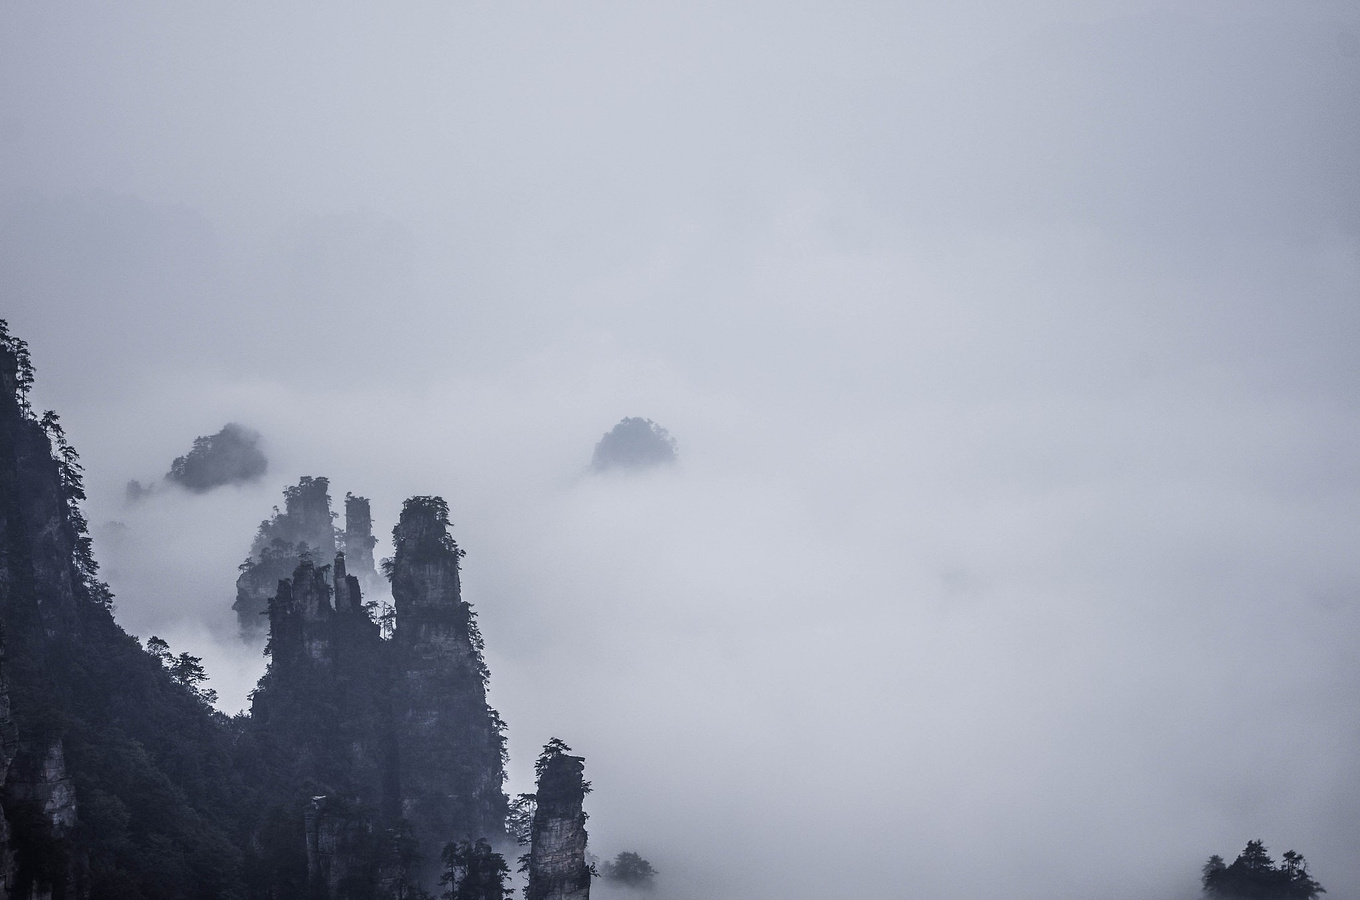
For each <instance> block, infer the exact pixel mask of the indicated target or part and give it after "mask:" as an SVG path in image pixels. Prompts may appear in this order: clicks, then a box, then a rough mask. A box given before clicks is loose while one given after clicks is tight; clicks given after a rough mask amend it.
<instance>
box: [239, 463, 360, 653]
mask: <svg viewBox="0 0 1360 900" xmlns="http://www.w3.org/2000/svg"><path fill="white" fill-rule="evenodd" d="M329 489H330V482H329V481H328V480H327V479H325V478H312V477H307V476H304V477H303V478H301V479H299V481H298V483H297V484H296V485H293V486H292V487H288V488H285V489H284V491H283V503H284V508H283V512H279V511H278V509H277V508H275V510H274V515H273V516H272V517H270V518H268V519H266V520H264V521H263V522H261V523H260V529H259V531H258V532H257V533H256V535H255V541H254V543H253V544H251V547H250V556H248V557H247V558H246V561H245V562H244V563H242V564H241V574H240V576H239V577H238V578H237V579H236V602H235V603H234V604H232V609H234V610H235V611H236V619H237V622H238V623H239V624H240V626H241V636H242V637H243V638H245V639H247V640H259V639H262V638H263V637H264V636H265V634H266V633H267V631H268V628H269V623H268V621H267V620H266V618H265V617H266V616H267V615H268V612H269V599H270V598H271V597H273V596H274V594H275V591H276V589H277V587H278V583H279V581H280V580H282V579H285V578H288V577H289V576H290V575H291V574H292V572H293V569H294V568H295V567H296V566H297V564H298V561H299V560H300V559H302V558H303V557H304V556H305V557H307V558H308V559H310V560H311V561H312V562H313V563H315V564H316V565H318V566H328V565H330V564H331V563H332V562H333V561H334V559H335V551H336V546H335V526H334V525H333V524H332V523H331V520H332V518H333V515H332V513H331V497H330V494H329Z"/></svg>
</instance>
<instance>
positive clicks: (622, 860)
mask: <svg viewBox="0 0 1360 900" xmlns="http://www.w3.org/2000/svg"><path fill="white" fill-rule="evenodd" d="M600 874H601V875H603V876H604V877H605V878H608V879H609V880H610V881H618V882H620V883H622V884H626V885H628V886H629V887H640V888H650V887H651V886H652V879H653V878H655V877H656V875H657V872H656V869H654V868H652V864H651V863H649V862H647V860H645V859H643V858H642V857H641V856H639V855H638V854H636V853H634V852H632V851H631V850H625V851H623V852H622V853H620V854H619V855H618V856H615V857H614V859H613V861H611V862H607V863H605V864H604V865H603V866H601V867H600Z"/></svg>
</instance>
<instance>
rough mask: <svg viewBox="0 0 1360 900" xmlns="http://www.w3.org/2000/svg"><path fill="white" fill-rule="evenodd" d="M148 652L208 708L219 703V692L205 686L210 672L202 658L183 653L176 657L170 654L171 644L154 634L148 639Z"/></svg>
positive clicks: (178, 682)
mask: <svg viewBox="0 0 1360 900" xmlns="http://www.w3.org/2000/svg"><path fill="white" fill-rule="evenodd" d="M146 652H147V653H150V654H151V655H152V656H154V657H155V658H156V659H157V660H158V661H159V662H160V664H161V665H162V666H164V667H165V670H166V671H167V672H169V673H170V677H171V678H172V679H174V681H175V683H176V684H178V685H179V686H180V687H182V688H184V689H185V690H187V691H188V692H189V693H191V694H193V695H194V696H195V697H197V698H198V699H199V700H200V701H202V702H203V703H205V704H207V705H208V706H212V705H213V704H214V703H216V702H217V691H214V690H212V689H211V688H205V687H204V686H203V683H204V682H205V681H207V680H208V672H207V670H206V669H204V668H203V658H202V657H201V656H193V655H191V654H189V653H181V654H180V655H179V656H176V655H175V654H173V653H171V652H170V645H169V643H167V642H166V641H165V640H164V639H162V638H159V637H156V636H155V635H154V634H153V635H152V636H151V637H149V638H147V639H146Z"/></svg>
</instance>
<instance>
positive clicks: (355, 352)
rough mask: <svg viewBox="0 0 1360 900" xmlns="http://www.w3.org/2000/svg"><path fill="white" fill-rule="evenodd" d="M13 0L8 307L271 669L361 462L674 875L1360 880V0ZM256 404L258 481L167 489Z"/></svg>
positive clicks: (176, 567)
mask: <svg viewBox="0 0 1360 900" xmlns="http://www.w3.org/2000/svg"><path fill="white" fill-rule="evenodd" d="M0 21H3V23H4V24H3V27H0V78H2V79H3V84H4V85H5V87H4V89H3V90H2V91H0V161H3V164H0V292H2V293H0V296H3V297H4V301H3V306H4V315H5V317H6V318H8V319H9V321H10V325H11V329H12V331H13V332H14V333H15V334H17V335H19V336H21V337H23V338H24V339H25V340H27V341H28V342H29V343H30V345H31V346H32V349H33V357H34V362H35V365H36V366H37V369H38V381H37V386H36V396H35V405H37V406H39V408H49V407H50V408H54V409H56V410H58V411H59V412H60V413H61V415H62V423H63V425H65V427H66V432H67V434H68V435H69V436H70V438H71V441H72V443H73V444H75V446H76V447H77V448H78V449H79V450H80V452H81V454H82V461H83V462H84V464H85V466H86V470H87V471H86V480H87V484H88V486H89V492H90V499H89V501H88V504H87V516H88V518H89V519H90V521H91V523H92V525H93V528H94V532H95V540H96V544H95V550H96V555H97V557H98V558H99V559H100V561H101V563H102V564H103V575H104V576H105V577H107V579H108V580H109V582H110V584H111V585H112V587H113V588H114V591H115V593H116V596H117V610H118V612H117V615H118V618H119V621H120V622H121V623H122V624H123V625H124V627H125V628H127V629H128V630H129V631H130V632H132V633H134V634H137V635H139V636H140V637H142V638H143V639H145V638H146V637H148V636H150V635H151V634H159V635H160V636H162V637H164V638H166V639H167V640H168V641H169V642H170V644H171V646H172V648H173V649H174V650H175V651H176V652H178V651H181V650H187V651H190V652H192V653H194V654H196V655H201V656H202V657H203V658H204V661H205V664H206V665H207V668H208V671H209V674H210V675H211V676H212V682H211V683H210V686H211V687H214V688H216V689H217V690H218V692H219V695H220V700H219V707H220V708H221V709H223V710H224V711H225V712H228V713H233V712H235V711H237V710H239V709H242V708H243V707H247V706H248V699H247V695H248V693H249V691H250V690H251V688H252V687H253V685H254V681H255V679H256V678H257V677H258V676H259V674H260V673H261V672H262V671H263V668H264V663H265V660H264V658H263V656H262V655H261V654H260V650H259V648H258V647H247V646H245V645H242V644H241V643H240V642H239V641H238V640H237V639H236V635H235V622H234V617H233V615H232V612H231V603H232V600H233V599H234V582H235V578H236V566H237V565H238V564H239V563H240V562H241V561H242V560H243V559H245V556H246V553H247V551H248V549H249V545H250V540H251V537H252V536H253V533H254V530H255V528H256V526H257V525H258V523H259V521H260V520H261V519H263V518H265V517H267V516H268V515H269V512H270V509H271V507H272V506H273V505H274V504H276V503H278V502H279V497H280V492H281V490H282V488H283V487H284V486H285V485H287V484H289V483H294V482H296V480H297V478H298V477H299V476H301V475H324V476H327V477H329V478H330V479H331V494H332V497H333V498H335V499H336V500H337V501H338V500H339V499H340V498H343V496H344V493H345V492H346V491H352V492H354V493H356V494H361V495H364V496H367V497H370V498H371V499H372V501H373V516H374V525H375V532H376V533H377V535H378V537H379V539H380V543H379V547H378V549H377V553H378V555H379V556H384V555H388V554H390V544H389V542H388V541H387V537H388V535H389V533H390V529H391V527H392V525H393V524H394V523H395V521H396V516H397V513H398V511H399V509H400V505H401V502H402V500H403V499H405V498H406V497H408V496H411V495H413V494H438V495H441V496H443V497H445V498H446V499H447V500H448V501H449V505H450V509H451V515H452V519H453V521H454V523H455V529H454V535H455V537H456V538H457V539H458V541H459V543H460V545H461V546H462V547H463V548H464V549H466V550H467V554H468V555H467V558H466V560H465V561H464V596H465V598H466V599H468V600H469V601H470V602H471V603H472V604H473V606H474V608H475V609H476V610H477V612H478V614H479V617H480V624H481V629H482V632H483V634H484V636H485V638H486V643H487V661H488V665H489V668H490V670H491V673H492V680H491V697H490V700H491V703H492V705H493V706H495V707H497V708H498V709H499V710H500V712H501V714H502V715H503V716H504V718H505V720H506V721H507V722H508V723H509V726H510V730H509V738H510V752H511V766H510V773H511V781H510V783H509V784H508V785H507V790H508V791H509V792H510V793H511V794H512V795H513V794H514V793H516V792H518V791H528V790H531V789H532V772H533V768H532V765H531V763H532V760H533V759H534V757H535V756H536V754H537V752H538V748H539V747H541V746H542V744H543V743H544V742H545V741H546V740H547V739H548V738H549V737H552V736H558V737H561V738H563V739H565V740H566V741H567V742H568V743H569V744H571V745H572V746H573V747H574V748H575V750H576V751H577V752H578V753H581V754H582V755H584V756H585V758H586V777H587V778H589V779H590V780H591V781H592V782H593V785H594V791H593V793H592V794H591V795H590V796H589V797H588V798H587V804H586V808H587V810H588V811H589V813H590V816H591V818H590V822H589V825H588V827H589V829H590V833H591V846H590V849H591V851H592V852H594V853H596V854H598V855H599V856H601V857H602V858H610V857H612V856H613V855H614V854H615V853H617V852H619V851H621V850H635V851H637V852H640V853H641V854H642V855H643V856H645V857H646V858H647V859H649V860H650V861H651V862H652V863H654V864H655V866H656V867H657V869H659V870H660V872H661V874H660V875H659V876H658V878H657V885H656V889H655V892H654V896H655V897H657V898H658V900H669V898H697V897H738V896H748V897H769V898H802V897H814V896H852V895H854V894H856V893H872V894H875V895H885V896H922V897H938V898H943V900H951V898H958V900H970V898H981V897H989V896H995V895H996V894H997V893H998V892H1002V893H1004V894H1005V895H1006V896H1009V897H1017V898H1024V897H1035V898H1038V897H1053V896H1085V895H1098V896H1102V897H1111V898H1150V897H1155V898H1168V900H1178V898H1190V897H1194V896H1196V895H1197V893H1198V888H1199V885H1198V878H1199V870H1200V866H1201V865H1202V863H1203V861H1204V860H1205V859H1206V858H1207V857H1208V856H1209V855H1210V854H1214V853H1218V854H1221V855H1224V856H1228V857H1229V858H1231V855H1232V854H1236V853H1237V852H1238V851H1239V850H1240V849H1241V847H1242V846H1243V845H1244V844H1245V843H1246V841H1248V840H1250V839H1254V838H1261V839H1264V840H1265V842H1266V844H1267V846H1268V847H1269V848H1270V849H1271V851H1272V852H1273V853H1274V854H1275V855H1277V856H1278V854H1279V853H1280V852H1282V851H1284V850H1286V849H1290V848H1293V849H1297V850H1299V851H1300V852H1302V853H1304V854H1305V855H1306V856H1307V858H1308V860H1309V863H1310V870H1311V871H1312V873H1313V874H1314V875H1315V877H1317V879H1318V880H1319V881H1321V882H1322V884H1323V885H1325V886H1326V887H1327V889H1328V894H1329V896H1331V897H1345V896H1351V895H1355V894H1357V893H1360V863H1357V856H1356V854H1355V836H1356V835H1357V834H1360V812H1357V810H1360V777H1358V776H1357V775H1356V771H1357V770H1356V766H1355V764H1354V763H1355V755H1354V748H1355V747H1356V746H1357V740H1358V739H1360V722H1358V721H1357V718H1356V716H1355V714H1354V704H1355V697H1356V691H1357V685H1360V657H1357V655H1356V652H1355V649H1354V639H1353V635H1354V634H1356V633H1357V632H1356V629H1357V627H1360V606H1358V605H1357V600H1360V563H1358V562H1357V560H1360V556H1358V555H1357V554H1356V552H1355V547H1356V536H1357V534H1360V528H1358V527H1357V526H1360V521H1358V520H1357V513H1356V510H1357V509H1360V506H1358V505H1357V500H1358V499H1360V452H1357V451H1360V415H1358V413H1360V405H1358V404H1357V393H1356V391H1355V385H1356V383H1357V375H1360V372H1357V357H1356V354H1355V352H1354V348H1355V346H1357V338H1358V337H1360V333H1358V332H1360V303H1357V298H1360V290H1358V289H1360V169H1357V168H1356V167H1355V164H1354V160H1355V159H1356V158H1357V152H1358V151H1360V134H1358V133H1357V132H1358V131H1360V127H1358V126H1357V124H1356V118H1355V116H1354V114H1353V110H1354V109H1356V108H1357V101H1360V90H1358V89H1360V14H1358V13H1357V12H1356V11H1355V10H1354V9H1351V8H1348V7H1346V6H1344V5H1342V4H1333V3H1315V4H1306V5H1297V4H1294V5H1284V4H1274V3H1256V2H1249V3H1231V4H1229V3H1205V4H1196V5H1194V6H1192V7H1186V6H1185V5H1184V4H1174V5H1173V4H1160V3H1136V2H1110V3H1094V4H1082V5H1080V6H1075V5H1072V6H1069V5H1066V4H1058V3H1046V4H1032V5H1027V6H1026V8H1024V9H1017V8H1011V7H1008V6H1003V5H1001V4H995V3H989V2H975V3H964V4H951V5H949V6H947V7H946V6H941V7H938V8H935V7H929V6H927V7H918V8H911V9H908V8H901V7H898V6H894V5H891V4H883V5H874V4H859V5H852V6H849V7H847V6H844V5H842V6H839V7H837V8H835V9H831V8H821V7H816V6H813V5H794V6H789V5H787V4H781V5H778V6H775V5H765V4H759V3H749V4H738V5H736V6H732V5H730V4H729V5H706V4H697V5H696V4H687V5H685V6H684V7H650V8H648V9H646V10H643V9H640V8H633V7H629V6H625V5H622V4H612V3H583V4H573V5H570V6H563V5H552V6H549V5H543V6H530V5H515V4H511V5H505V4H496V5H492V4H463V5H458V6H447V7H446V6H435V5H429V6H418V5H412V6H408V7H405V8H403V9H401V10H384V11H381V12H378V11H375V10H365V9H362V8H360V7H357V6H347V7H345V8H323V7H321V6H319V5H318V6H307V7H303V8H299V9H290V10H279V9H276V8H273V7H270V6H266V5H264V4H238V5H234V6H232V7H230V8H226V7H224V8H217V9H201V8H175V9H170V8H155V7H149V6H147V7H141V6H139V7H133V8H115V7H108V8H102V7H100V8H95V7H89V6H85V7H80V6H74V5H72V6H58V5H44V6H42V7H28V6H10V7H6V8H5V9H4V10H0ZM625 416H641V417H646V418H650V419H652V420H654V421H656V422H657V423H659V424H660V425H662V426H664V427H665V428H667V429H668V430H669V431H670V433H671V434H672V435H673V436H674V437H675V438H676V440H677V442H678V452H679V461H678V463H677V464H676V465H674V466H669V467H661V468H658V469H655V470H650V471H647V472H643V473H618V474H614V473H603V474H597V473H592V472H590V471H589V469H588V464H589V462H590V458H591V451H592V448H593V447H594V445H595V443H596V442H597V441H598V440H599V439H600V437H601V435H602V434H603V433H604V432H606V431H608V430H609V429H610V428H611V427H612V426H613V425H614V424H615V423H617V422H618V421H619V420H620V419H621V418H623V417H625ZM227 422H240V423H242V424H243V425H245V426H246V427H248V428H251V429H254V430H256V431H258V432H259V433H260V434H261V435H262V436H263V449H264V451H265V452H266V454H267V455H268V458H269V471H268V474H267V475H266V476H265V477H264V478H263V480H262V481H261V482H260V483H259V484H252V485H242V486H227V487H222V488H218V489H216V490H213V491H210V492H208V493H205V494H202V495H195V494H191V493H188V492H185V491H182V490H179V489H176V488H174V487H172V486H167V487H166V488H165V489H163V490H158V491H157V492H156V493H155V494H153V495H152V496H150V497H148V498H146V499H145V500H144V501H143V502H141V503H138V504H135V505H130V504H128V503H127V501H126V499H125V495H124V485H125V483H126V482H127V481H128V480H129V479H132V478H139V479H142V480H147V479H154V478H157V477H159V476H160V475H161V474H162V473H164V472H165V471H166V469H167V467H168V466H169V464H170V461H171V460H172V459H174V458H175V457H176V456H178V455H181V454H183V453H185V452H186V450H187V449H188V448H189V446H190V445H191V443H192V440H193V438H194V437H195V436H197V435H205V434H212V433H215V432H216V431H218V430H219V429H220V428H221V427H222V426H223V425H224V424H226V423H227ZM337 505H338V504H337ZM110 523H121V525H122V527H115V526H113V525H111V524H110ZM595 890H596V891H597V892H598V893H600V895H601V896H606V897H608V896H614V895H617V894H618V893H619V892H618V890H617V889H611V886H610V885H608V883H604V882H597V883H596V886H595Z"/></svg>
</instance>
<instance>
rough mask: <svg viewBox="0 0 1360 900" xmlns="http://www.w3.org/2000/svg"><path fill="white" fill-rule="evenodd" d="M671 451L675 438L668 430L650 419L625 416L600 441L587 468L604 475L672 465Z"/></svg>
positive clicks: (672, 455) (673, 459)
mask: <svg viewBox="0 0 1360 900" xmlns="http://www.w3.org/2000/svg"><path fill="white" fill-rule="evenodd" d="M675 449H676V448H675V438H673V437H671V433H670V432H669V431H667V430H666V429H664V428H662V427H661V426H660V425H658V424H656V423H655V422H653V421H652V420H651V419H643V418H639V417H636V416H629V417H626V418H624V419H622V420H620V422H619V424H617V425H615V426H614V427H613V428H611V429H610V430H609V431H607V432H606V433H605V435H604V437H602V438H600V442H599V443H598V444H596V445H595V455H594V456H593V457H591V460H590V467H591V468H592V469H594V470H595V471H596V472H606V471H609V470H613V469H650V468H652V467H654V466H664V465H669V464H670V463H673V462H675V459H676V453H675Z"/></svg>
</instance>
